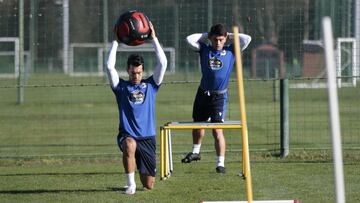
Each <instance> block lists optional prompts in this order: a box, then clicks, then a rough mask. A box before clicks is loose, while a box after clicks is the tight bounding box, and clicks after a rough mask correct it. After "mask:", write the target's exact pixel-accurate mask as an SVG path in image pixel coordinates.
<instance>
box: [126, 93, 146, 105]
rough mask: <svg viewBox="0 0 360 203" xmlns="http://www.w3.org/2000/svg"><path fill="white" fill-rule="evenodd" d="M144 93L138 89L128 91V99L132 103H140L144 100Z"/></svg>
mask: <svg viewBox="0 0 360 203" xmlns="http://www.w3.org/2000/svg"><path fill="white" fill-rule="evenodd" d="M144 97H145V94H144V93H143V92H141V91H140V90H134V91H132V92H130V95H129V99H130V101H131V102H132V103H134V104H142V103H143V102H144Z"/></svg>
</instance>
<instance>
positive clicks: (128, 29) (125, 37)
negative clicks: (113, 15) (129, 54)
mask: <svg viewBox="0 0 360 203" xmlns="http://www.w3.org/2000/svg"><path fill="white" fill-rule="evenodd" d="M115 34H116V37H117V39H118V40H119V41H120V42H122V43H124V44H126V45H129V46H137V45H141V44H143V43H144V42H145V40H146V39H148V38H149V36H150V35H151V29H150V21H149V18H148V17H147V16H146V15H145V14H144V13H142V12H140V11H135V10H134V11H127V12H125V13H123V14H122V15H121V16H120V17H119V18H118V20H117V22H116V25H115Z"/></svg>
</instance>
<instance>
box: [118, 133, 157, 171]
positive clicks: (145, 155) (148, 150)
mask: <svg viewBox="0 0 360 203" xmlns="http://www.w3.org/2000/svg"><path fill="white" fill-rule="evenodd" d="M126 137H131V136H130V135H123V134H120V133H119V135H118V136H117V143H118V146H119V148H120V150H121V151H123V149H122V142H123V141H124V140H125V138H126ZM133 139H134V140H135V141H136V151H135V159H136V166H137V169H138V170H139V172H140V173H141V174H144V175H150V176H153V177H155V175H156V137H155V136H151V137H147V138H144V139H141V140H136V139H135V138H133Z"/></svg>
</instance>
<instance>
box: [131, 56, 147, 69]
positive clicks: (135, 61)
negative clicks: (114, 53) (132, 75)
mask: <svg viewBox="0 0 360 203" xmlns="http://www.w3.org/2000/svg"><path fill="white" fill-rule="evenodd" d="M130 65H133V66H140V65H142V67H143V70H144V69H145V65H144V58H143V57H142V56H140V55H139V54H131V55H130V56H129V57H128V60H127V68H129V67H130Z"/></svg>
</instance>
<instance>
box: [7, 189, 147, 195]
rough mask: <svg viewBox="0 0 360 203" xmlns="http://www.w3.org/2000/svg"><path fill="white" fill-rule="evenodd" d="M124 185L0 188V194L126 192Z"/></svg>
mask: <svg viewBox="0 0 360 203" xmlns="http://www.w3.org/2000/svg"><path fill="white" fill-rule="evenodd" d="M125 190H126V188H124V187H108V188H106V189H72V190H71V189H68V190H64V189H53V190H50V189H37V190H0V194H9V195H19V194H20V195H21V194H24V195H26V194H29V195H30V194H58V193H93V192H125ZM137 191H146V189H144V188H137Z"/></svg>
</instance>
